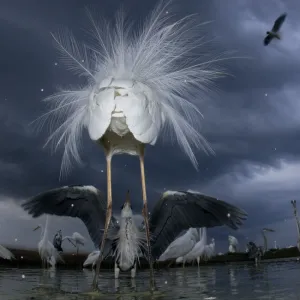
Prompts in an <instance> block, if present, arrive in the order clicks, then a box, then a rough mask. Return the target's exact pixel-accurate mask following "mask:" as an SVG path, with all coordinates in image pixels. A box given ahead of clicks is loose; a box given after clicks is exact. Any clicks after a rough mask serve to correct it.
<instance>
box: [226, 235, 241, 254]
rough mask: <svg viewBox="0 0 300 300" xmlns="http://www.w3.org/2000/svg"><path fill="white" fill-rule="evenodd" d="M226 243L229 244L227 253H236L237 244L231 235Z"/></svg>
mask: <svg viewBox="0 0 300 300" xmlns="http://www.w3.org/2000/svg"><path fill="white" fill-rule="evenodd" d="M228 243H229V247H228V252H229V253H236V252H237V246H238V244H239V242H238V240H237V238H236V237H234V236H232V235H228Z"/></svg>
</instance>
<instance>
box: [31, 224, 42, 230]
mask: <svg viewBox="0 0 300 300" xmlns="http://www.w3.org/2000/svg"><path fill="white" fill-rule="evenodd" d="M39 228H41V226H40V225H39V226H37V227H36V228H34V229H33V231H36V230H38V229H39Z"/></svg>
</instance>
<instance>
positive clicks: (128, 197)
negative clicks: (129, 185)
mask: <svg viewBox="0 0 300 300" xmlns="http://www.w3.org/2000/svg"><path fill="white" fill-rule="evenodd" d="M124 205H125V206H130V196H129V190H128V191H127V195H126V200H125V204H124Z"/></svg>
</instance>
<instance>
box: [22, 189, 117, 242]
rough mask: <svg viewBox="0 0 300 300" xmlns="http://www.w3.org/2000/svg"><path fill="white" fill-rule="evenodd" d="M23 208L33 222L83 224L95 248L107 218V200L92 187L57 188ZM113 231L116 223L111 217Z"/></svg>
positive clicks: (40, 195)
mask: <svg viewBox="0 0 300 300" xmlns="http://www.w3.org/2000/svg"><path fill="white" fill-rule="evenodd" d="M22 207H23V208H24V209H25V210H26V211H27V212H28V213H29V214H30V215H32V217H33V218H37V217H39V216H41V215H43V214H49V215H56V216H68V217H73V218H79V219H81V221H82V222H83V223H84V224H85V226H86V228H87V230H88V232H89V234H90V237H91V239H92V241H93V243H94V245H95V246H96V247H99V244H100V242H101V238H102V234H103V231H102V230H101V229H102V228H104V226H105V218H106V200H105V198H104V197H103V195H102V193H101V192H100V191H99V190H98V189H96V188H95V187H93V186H82V185H73V186H65V187H60V188H56V189H53V190H49V191H46V192H44V193H41V194H39V195H37V196H35V197H33V198H31V199H29V200H26V201H25V202H24V203H23V204H22ZM111 225H112V227H117V226H118V225H117V221H116V219H115V218H114V217H113V216H112V219H111Z"/></svg>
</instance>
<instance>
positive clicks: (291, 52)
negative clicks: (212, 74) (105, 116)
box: [0, 0, 300, 250]
mask: <svg viewBox="0 0 300 300" xmlns="http://www.w3.org/2000/svg"><path fill="white" fill-rule="evenodd" d="M121 2H122V1H119V0H114V1H106V2H105V4H104V3H103V1H102V2H101V4H99V1H96V0H90V1H85V2H84V3H83V2H82V1H71V0H69V1H58V0H55V1H54V0H53V1H51V3H50V2H49V3H47V4H46V3H42V1H41V2H40V3H37V1H33V0H32V1H30V0H28V1H26V5H25V2H24V1H21V0H18V1H17V0H10V1H2V2H1V4H0V39H1V41H2V44H1V49H0V65H1V69H0V82H1V89H0V120H1V127H0V144H1V148H0V167H1V173H0V182H1V184H0V194H2V195H3V197H2V199H3V201H8V200H7V199H13V200H17V201H19V200H20V199H23V198H25V197H29V196H30V195H33V194H36V193H39V192H41V191H43V190H45V189H49V188H53V187H56V186H59V185H65V184H77V183H78V184H93V185H95V186H97V187H98V188H100V189H102V190H104V191H105V190H106V178H105V176H106V175H105V174H106V173H105V169H106V167H105V159H104V154H103V152H102V149H100V148H99V147H98V146H97V145H95V144H93V143H92V142H91V141H90V140H89V138H88V136H87V134H86V133H85V136H84V140H83V151H82V161H83V163H82V165H76V166H74V168H73V169H72V171H71V173H70V174H69V175H68V176H67V177H66V178H63V179H62V180H61V181H59V172H60V163H61V157H62V151H61V150H59V151H58V152H57V153H55V154H52V153H51V149H50V148H45V149H44V148H43V145H44V143H45V137H46V132H45V131H42V132H41V133H40V134H38V133H37V132H36V131H35V130H34V127H32V126H29V123H30V122H32V121H33V120H35V119H36V118H37V117H38V116H40V115H41V114H42V113H43V112H45V111H46V107H45V105H44V103H42V102H41V100H42V98H44V97H45V96H47V95H50V94H52V93H53V92H54V90H55V86H57V85H68V84H74V83H79V82H80V79H78V78H76V77H75V76H74V75H72V74H70V73H69V72H67V70H66V68H65V67H64V66H63V65H62V64H61V63H60V62H59V54H58V53H57V51H56V49H55V48H54V47H53V43H52V41H51V37H50V34H49V33H50V31H54V32H55V31H56V30H57V29H58V28H60V27H61V26H66V27H68V28H70V29H72V31H74V33H75V35H76V36H77V37H78V38H83V37H84V31H83V30H82V28H83V27H86V26H87V25H86V21H87V17H86V14H85V11H84V8H85V7H86V6H87V7H88V8H93V11H101V14H104V15H105V16H107V17H108V18H112V17H113V15H114V14H115V12H116V10H117V9H118V8H119V6H120V4H121ZM179 2H180V1H179ZM179 2H177V3H175V6H174V11H176V12H177V13H178V14H182V15H184V14H187V13H195V12H197V13H199V18H201V20H202V19H203V21H208V20H214V22H213V23H211V24H209V25H206V27H205V29H203V32H205V31H206V32H205V34H206V35H207V36H216V38H215V39H214V41H213V44H212V46H211V48H209V47H208V48H207V49H204V50H205V51H206V50H207V51H214V52H216V53H225V52H228V51H232V50H234V51H235V53H234V54H228V55H227V57H229V58H230V59H228V60H227V61H224V62H222V63H221V65H222V66H223V67H225V68H226V71H227V72H228V73H229V74H231V75H232V76H229V77H226V78H224V79H222V80H219V81H218V82H217V85H218V88H219V92H218V94H217V95H216V96H215V97H214V98H212V99H211V100H209V101H206V102H201V105H200V109H201V111H202V112H203V114H204V116H205V119H204V120H203V135H204V136H205V137H206V138H207V139H208V140H209V141H210V142H211V144H212V146H213V148H214V149H215V151H216V154H217V155H216V156H206V155H205V154H203V153H201V152H199V153H197V158H198V161H199V171H198V172H197V171H196V170H195V169H194V168H193V166H192V165H191V163H190V162H189V160H188V159H187V158H186V157H185V155H184V154H183V153H182V152H181V150H180V149H179V148H178V147H177V146H173V145H172V144H170V143H162V139H160V141H159V142H158V143H157V145H155V147H151V146H149V147H148V148H147V152H146V177H147V183H148V196H149V197H148V198H149V202H150V206H151V207H152V206H153V205H154V203H155V202H156V201H157V200H158V198H159V193H160V192H162V191H164V189H173V190H176V189H188V188H193V189H195V190H199V191H202V192H205V193H208V194H210V195H213V196H217V197H219V198H222V199H224V200H228V201H229V202H231V203H233V204H236V205H239V206H241V207H243V208H244V209H246V210H247V211H248V212H249V220H248V221H247V222H246V224H245V226H244V228H243V229H242V230H241V231H239V232H237V233H236V234H237V237H238V238H240V239H241V240H243V241H246V236H247V237H249V238H253V239H258V238H259V233H258V232H259V230H260V229H259V228H261V227H263V226H265V225H267V224H271V225H272V224H276V226H277V227H278V232H277V233H276V239H278V240H280V239H281V241H282V242H281V243H282V244H286V243H292V242H293V235H292V234H291V235H290V236H288V237H286V236H284V232H282V231H281V230H279V227H280V226H283V227H284V228H286V227H287V226H294V224H293V223H292V222H287V221H284V220H285V219H286V218H290V217H291V207H290V204H289V203H288V201H290V200H291V198H293V197H294V196H295V195H297V193H299V189H298V188H297V186H296V185H295V186H294V185H293V186H291V185H290V184H289V182H294V181H293V177H290V179H289V182H287V181H286V180H285V177H284V176H285V175H286V173H285V171H284V170H285V169H286V168H290V167H288V166H292V165H297V161H298V160H299V153H300V151H299V150H300V142H299V135H300V132H299V129H298V128H299V127H298V123H299V121H298V119H299V115H300V114H299V113H298V111H299V110H298V107H299V105H298V104H297V102H298V98H297V95H298V94H299V91H298V90H299V88H298V86H297V83H298V73H299V71H300V64H299V59H298V53H299V51H298V50H299V49H300V36H299V34H298V32H299V29H300V28H299V26H300V25H299V23H298V16H297V14H296V11H297V10H296V9H298V4H297V5H296V4H295V3H291V2H286V3H284V2H278V5H277V6H274V7H272V9H270V6H269V5H268V4H267V3H263V2H262V3H260V4H258V3H256V5H255V7H254V6H253V5H252V4H251V3H249V2H248V1H239V0H236V1H232V2H230V5H229V4H228V3H227V2H226V3H225V2H222V1H221V0H216V1H192V0H189V1H185V5H184V6H183V5H182V4H181V3H179ZM122 4H123V6H125V9H126V10H127V12H128V14H129V15H130V18H132V19H133V20H138V19H139V18H140V17H144V16H145V15H146V14H147V13H148V12H149V10H150V9H151V8H152V7H153V6H154V1H146V2H142V1H138V0H127V1H125V2H124V1H123V2H122ZM283 11H286V12H287V13H288V17H287V21H286V23H285V24H284V26H283V31H284V33H283V39H282V41H279V42H278V41H275V42H274V43H272V44H271V45H269V46H268V47H264V46H263V44H262V41H263V38H264V34H265V32H266V31H267V30H268V29H269V28H270V27H271V26H272V24H273V22H274V20H275V19H276V17H277V16H278V15H279V14H281V13H282V12H283ZM96 15H97V14H96ZM55 63H58V64H57V65H56V64H55ZM41 89H43V91H41ZM282 160H284V161H285V162H286V164H287V165H283V164H282ZM297 166H298V165H297ZM269 168H271V169H270V170H273V171H270V170H269ZM272 168H274V169H272ZM262 172H275V173H276V172H278V174H282V175H280V176H282V178H281V180H282V182H283V183H285V186H281V189H280V190H279V189H276V188H274V186H273V185H278V184H279V183H280V182H281V181H280V180H279V179H278V178H277V179H276V180H277V181H276V182H275V183H273V184H272V181H270V183H268V185H264V184H263V185H262V184H261V183H260V182H261V181H260V180H261V179H258V178H260V177H259V176H260V174H261V173H262ZM266 174H269V173H266ZM112 175H113V195H114V209H115V211H116V212H118V210H119V208H120V205H121V203H122V202H123V200H124V196H125V193H126V190H127V189H130V190H132V194H133V195H132V197H133V199H132V202H133V203H134V206H135V209H136V211H137V212H139V211H140V210H141V207H142V200H141V187H140V170H139V161H138V158H137V157H131V156H117V157H114V159H113V171H112ZM268 176H269V175H268ZM272 176H273V175H272ZM272 176H271V177H272ZM295 177H296V175H295ZM272 178H273V177H272ZM272 180H273V179H272ZM249 182H250V183H251V185H250V183H249ZM249 186H251V187H249ZM12 207H14V206H12ZM11 209H12V210H13V208H11ZM18 215H19V213H16V214H15V215H13V214H12V215H10V216H11V221H10V224H11V226H10V227H11V228H10V230H11V232H12V233H11V235H15V234H17V233H16V230H17V229H16V228H18V226H21V227H22V226H25V225H24V224H25V223H26V222H30V226H29V225H28V230H29V227H30V228H31V226H32V224H33V223H34V222H35V221H28V220H25V221H24V220H23V221H22V222H23V223H22V222H21V221H20V220H19V221H18V220H17V219H18V218H17V216H18ZM13 216H16V220H13ZM24 222H25V223H24ZM32 222H33V223H32ZM62 222H63V223H61V224H64V225H63V226H64V228H65V229H66V231H71V230H73V229H74V228H75V229H76V230H77V228H79V229H78V231H80V230H83V231H82V232H83V233H85V234H86V232H85V231H84V230H85V228H84V226H83V225H82V224H81V223H80V222H79V221H78V222H77V221H74V222H75V223H72V222H73V221H72V222H71V221H69V219H68V220H64V219H63V221H62ZM70 222H71V223H70ZM13 224H15V229H13V226H14V225H13ZM20 224H21V225H20ZM28 224H29V223H28ZM68 224H69V225H68ZM70 224H72V225H70ZM72 226H74V227H72ZM22 228H23V227H22ZM13 232H14V233H13ZM291 232H293V231H291ZM68 233H69V232H68ZM210 233H211V235H214V236H215V237H216V238H217V240H219V245H221V246H222V247H221V248H224V245H225V244H226V236H227V234H228V233H232V232H230V231H228V230H227V229H224V228H222V229H214V230H211V231H210ZM274 235H275V234H274ZM9 236H10V231H5V237H4V236H3V235H2V230H1V233H0V237H1V238H3V239H4V240H5V241H6V242H9ZM294 240H295V239H294ZM24 243H25V242H24ZM217 244H218V241H217ZM223 250H224V249H223Z"/></svg>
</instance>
